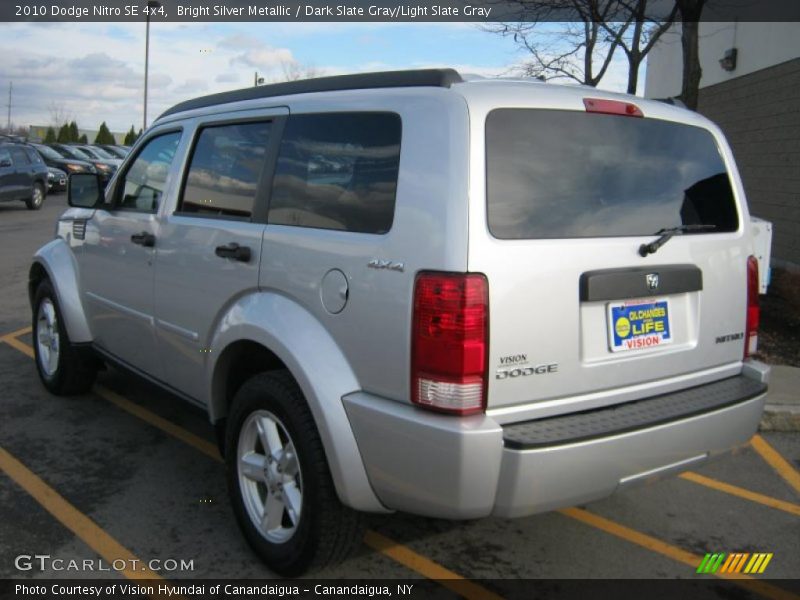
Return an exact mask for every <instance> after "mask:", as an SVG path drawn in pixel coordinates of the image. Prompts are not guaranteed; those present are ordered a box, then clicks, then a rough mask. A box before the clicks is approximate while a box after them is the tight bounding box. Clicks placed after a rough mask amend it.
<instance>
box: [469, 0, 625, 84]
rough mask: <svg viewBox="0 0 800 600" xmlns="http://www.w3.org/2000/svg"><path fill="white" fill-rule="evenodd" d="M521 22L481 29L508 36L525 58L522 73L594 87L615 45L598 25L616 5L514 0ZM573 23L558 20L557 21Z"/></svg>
mask: <svg viewBox="0 0 800 600" xmlns="http://www.w3.org/2000/svg"><path fill="white" fill-rule="evenodd" d="M512 5H513V6H516V7H517V8H518V9H519V11H518V14H519V17H520V19H523V20H522V21H518V22H513V23H492V24H487V25H485V26H483V29H484V30H485V31H489V32H492V33H497V34H500V35H502V36H504V37H511V38H512V39H513V40H514V43H515V44H517V45H518V46H519V47H520V48H522V49H523V50H525V51H526V52H527V53H528V54H529V56H528V57H527V59H526V60H525V61H523V63H522V64H521V65H519V67H518V68H517V70H518V71H521V73H522V75H524V76H526V77H536V78H538V79H571V80H573V81H575V82H577V83H582V84H585V85H591V86H596V85H597V84H598V83H600V80H601V79H602V78H603V76H604V75H605V74H606V71H607V70H608V66H609V65H610V64H611V59H612V58H613V56H614V51H615V50H616V49H617V46H618V45H619V44H618V42H615V41H614V40H612V39H610V38H609V37H608V36H607V35H606V33H605V31H604V30H603V29H602V27H601V25H600V24H601V21H602V20H605V19H607V18H609V17H610V16H611V12H612V10H613V9H614V2H608V1H605V0H516V2H512ZM564 18H569V19H571V20H569V21H564V22H558V23H556V22H555V21H556V20H557V19H564Z"/></svg>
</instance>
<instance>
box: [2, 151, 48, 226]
mask: <svg viewBox="0 0 800 600" xmlns="http://www.w3.org/2000/svg"><path fill="white" fill-rule="evenodd" d="M46 195H47V166H46V165H45V164H44V161H43V160H42V158H41V157H40V156H39V154H37V152H36V151H35V150H34V149H33V148H31V147H29V146H27V145H24V144H17V143H13V142H12V143H8V142H3V141H0V201H4V202H5V201H10V200H23V201H24V202H25V205H26V206H27V207H28V208H29V209H30V210H38V209H39V208H41V207H42V204H43V203H44V199H45V196H46Z"/></svg>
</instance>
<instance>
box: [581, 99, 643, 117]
mask: <svg viewBox="0 0 800 600" xmlns="http://www.w3.org/2000/svg"><path fill="white" fill-rule="evenodd" d="M583 105H584V106H585V107H586V112H591V113H602V114H604V115H623V116H625V117H644V114H643V113H642V109H640V108H639V107H638V106H636V105H635V104H632V103H630V102H622V101H621V100H601V99H599V98H584V99H583Z"/></svg>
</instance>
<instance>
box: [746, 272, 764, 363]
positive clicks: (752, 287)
mask: <svg viewBox="0 0 800 600" xmlns="http://www.w3.org/2000/svg"><path fill="white" fill-rule="evenodd" d="M760 319H761V308H760V307H759V306H758V260H756V257H755V256H748V257H747V324H746V327H745V332H744V357H745V358H748V357H749V356H750V355H751V354H754V353H755V351H756V350H757V349H758V322H759V320H760Z"/></svg>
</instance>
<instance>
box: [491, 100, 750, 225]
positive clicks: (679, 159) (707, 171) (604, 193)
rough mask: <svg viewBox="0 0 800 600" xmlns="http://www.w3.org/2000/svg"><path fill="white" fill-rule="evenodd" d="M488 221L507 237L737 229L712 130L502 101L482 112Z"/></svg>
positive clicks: (733, 208)
mask: <svg viewBox="0 0 800 600" xmlns="http://www.w3.org/2000/svg"><path fill="white" fill-rule="evenodd" d="M486 167H487V199H488V219H489V230H490V231H491V233H492V235H494V236H495V237H497V238H501V239H538V238H580V237H611V236H640V235H652V234H654V233H656V232H657V231H659V230H661V229H665V228H669V227H677V226H680V225H709V226H713V228H711V227H709V228H708V229H707V230H703V231H701V233H708V232H712V233H718V232H730V231H736V230H737V229H738V217H737V213H736V204H735V202H734V198H733V192H732V190H731V184H730V179H729V178H728V174H727V172H726V170H725V165H724V163H723V161H722V157H721V156H720V153H719V149H718V148H717V145H716V143H715V141H714V138H713V137H712V135H711V134H710V133H709V132H708V131H706V130H704V129H700V128H698V127H693V126H690V125H681V124H677V123H670V122H667V121H659V120H655V119H640V118H632V117H623V116H616V115H602V114H589V113H582V112H575V111H555V110H533V109H498V110H495V111H492V112H491V113H490V114H489V116H488V117H487V119H486Z"/></svg>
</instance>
